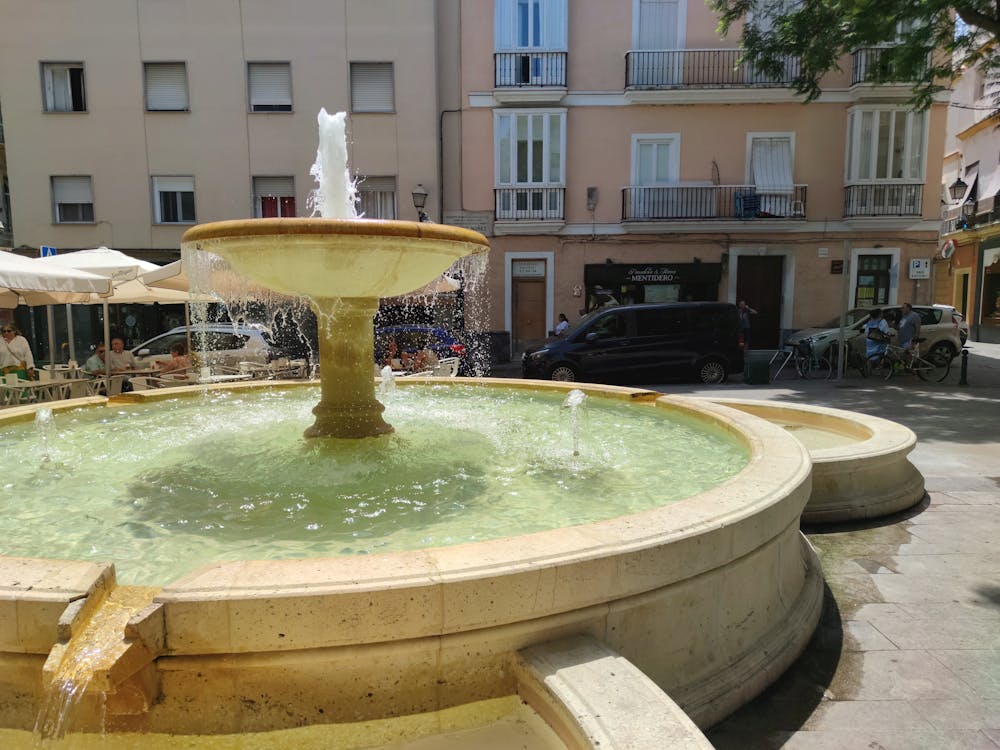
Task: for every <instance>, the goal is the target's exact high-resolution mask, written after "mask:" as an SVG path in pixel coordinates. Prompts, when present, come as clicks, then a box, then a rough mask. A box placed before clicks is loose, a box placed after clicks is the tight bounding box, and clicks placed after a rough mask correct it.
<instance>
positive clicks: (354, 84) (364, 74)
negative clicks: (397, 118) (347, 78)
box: [351, 63, 395, 112]
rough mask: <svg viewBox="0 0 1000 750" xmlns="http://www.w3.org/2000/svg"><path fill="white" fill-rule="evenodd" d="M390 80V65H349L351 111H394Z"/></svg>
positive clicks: (391, 81) (391, 76)
mask: <svg viewBox="0 0 1000 750" xmlns="http://www.w3.org/2000/svg"><path fill="white" fill-rule="evenodd" d="M392 78H393V75H392V63H351V111H352V112H393V111H395V102H394V97H393V80H392Z"/></svg>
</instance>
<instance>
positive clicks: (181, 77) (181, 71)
mask: <svg viewBox="0 0 1000 750" xmlns="http://www.w3.org/2000/svg"><path fill="white" fill-rule="evenodd" d="M145 76H146V109H147V110H150V111H184V110H187V109H188V91H187V73H186V70H185V66H184V63H146V66H145Z"/></svg>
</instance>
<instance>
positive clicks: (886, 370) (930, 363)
mask: <svg viewBox="0 0 1000 750" xmlns="http://www.w3.org/2000/svg"><path fill="white" fill-rule="evenodd" d="M923 341H926V339H924V338H915V339H913V347H912V349H909V350H907V349H904V348H903V347H901V346H896V345H895V344H889V345H888V347H887V348H886V350H885V352H884V353H883V354H882V355H881V356H879V357H878V358H877V359H876V360H874V361H873V362H870V365H871V372H872V373H873V374H877V375H881V376H882V377H883V378H884V379H885V380H890V379H891V378H892V377H893V376H894V375H896V374H897V373H913V374H916V376H917V377H918V378H920V379H921V380H929V381H932V382H934V383H940V382H941V381H943V380H944V379H945V378H947V377H948V373H950V372H951V360H952V358H951V357H950V356H947V355H944V354H942V353H940V352H932V353H931V354H929V355H928V356H927V357H923V356H921V355H920V344H921V342H923Z"/></svg>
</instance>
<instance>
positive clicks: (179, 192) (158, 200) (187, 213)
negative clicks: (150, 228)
mask: <svg viewBox="0 0 1000 750" xmlns="http://www.w3.org/2000/svg"><path fill="white" fill-rule="evenodd" d="M194 220H195V218H194V177H154V178H153V222H154V223H156V224H193V223H194Z"/></svg>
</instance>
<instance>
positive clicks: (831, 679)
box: [654, 342, 1000, 750]
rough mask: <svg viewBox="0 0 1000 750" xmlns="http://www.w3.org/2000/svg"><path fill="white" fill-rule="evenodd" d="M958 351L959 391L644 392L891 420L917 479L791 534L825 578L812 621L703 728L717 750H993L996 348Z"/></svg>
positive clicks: (909, 382) (880, 386)
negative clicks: (908, 495) (801, 640)
mask: <svg viewBox="0 0 1000 750" xmlns="http://www.w3.org/2000/svg"><path fill="white" fill-rule="evenodd" d="M969 347H970V355H969V367H968V381H969V385H968V386H957V385H944V384H937V383H924V382H922V381H920V380H919V379H917V378H915V377H912V376H906V377H899V378H894V379H893V380H891V381H888V382H886V381H882V380H878V379H873V378H868V379H860V378H857V377H854V378H850V379H848V380H845V381H842V382H841V381H835V380H829V381H812V380H794V379H793V380H789V381H785V382H782V383H781V384H780V385H778V386H775V385H763V386H747V385H744V384H743V383H741V382H739V379H737V378H733V379H731V381H730V382H729V383H726V384H724V385H722V386H714V387H713V386H702V385H691V384H667V385H657V386H654V387H655V388H656V389H657V390H662V391H664V392H667V393H686V394H691V395H694V396H704V397H713V396H715V397H721V396H729V397H735V398H751V399H772V400H785V401H790V402H805V403H810V404H818V405H821V406H831V407H836V408H841V409H851V410H855V411H862V412H866V413H869V414H874V415H876V416H880V417H885V418H887V419H892V420H895V421H897V422H901V423H902V424H905V425H907V426H908V427H910V429H912V430H913V431H914V432H915V433H916V434H917V438H918V443H917V447H916V448H915V450H914V451H913V453H912V454H911V460H912V461H913V463H914V464H915V465H916V466H917V468H918V469H920V471H921V472H922V473H923V475H924V478H925V480H926V488H927V496H926V497H925V498H924V501H923V503H921V504H920V505H918V506H917V507H915V508H913V509H911V510H910V511H908V512H905V513H902V514H899V515H897V516H893V517H889V518H884V519H875V520H874V521H872V522H868V523H857V524H843V525H840V526H833V527H824V528H811V529H806V530H805V531H806V533H807V536H808V537H809V539H810V541H811V542H812V543H813V544H814V545H815V547H816V548H817V551H818V552H819V555H820V559H821V560H822V563H823V569H824V574H825V577H826V581H827V587H828V588H827V606H826V610H825V612H824V617H823V620H822V622H821V623H820V626H819V628H818V629H817V632H816V635H815V636H814V637H813V639H812V641H811V643H810V645H809V647H808V648H807V650H806V652H805V653H804V654H803V655H802V657H801V658H800V659H799V660H798V661H797V662H796V663H795V664H794V665H793V666H792V667H791V668H790V669H789V670H788V671H787V672H786V673H785V674H784V675H782V676H781V677H780V678H779V679H778V681H777V682H776V683H775V684H774V685H773V686H772V687H771V688H770V689H769V690H767V691H766V692H765V693H764V694H763V695H761V696H760V697H759V698H757V699H756V700H755V701H753V702H751V703H750V704H749V705H747V706H746V707H744V708H743V709H741V710H740V711H738V712H737V713H735V714H734V715H733V716H731V717H729V718H728V719H726V720H725V721H723V722H722V723H720V724H719V725H718V726H716V727H714V728H713V729H712V730H711V731H710V732H709V734H708V736H709V739H710V740H711V741H712V743H713V744H714V745H715V746H716V748H718V750H777V748H783V749H784V750H799V749H809V750H1000V345H997V344H981V343H977V342H970V344H969ZM955 364H956V366H957V365H958V364H959V363H958V362H956V363H955Z"/></svg>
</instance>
